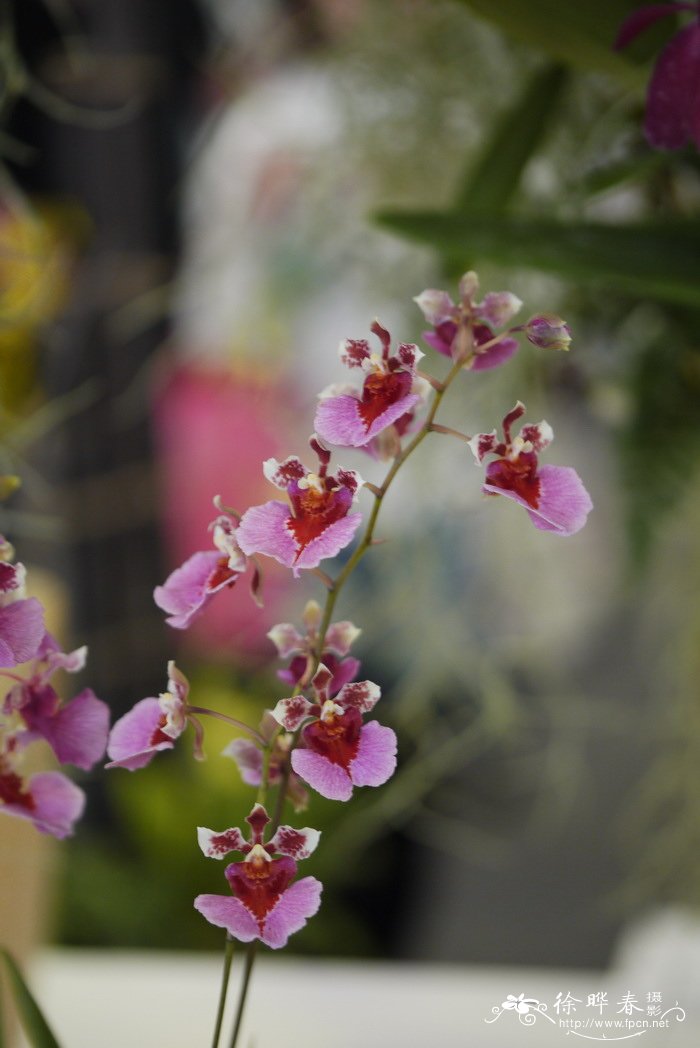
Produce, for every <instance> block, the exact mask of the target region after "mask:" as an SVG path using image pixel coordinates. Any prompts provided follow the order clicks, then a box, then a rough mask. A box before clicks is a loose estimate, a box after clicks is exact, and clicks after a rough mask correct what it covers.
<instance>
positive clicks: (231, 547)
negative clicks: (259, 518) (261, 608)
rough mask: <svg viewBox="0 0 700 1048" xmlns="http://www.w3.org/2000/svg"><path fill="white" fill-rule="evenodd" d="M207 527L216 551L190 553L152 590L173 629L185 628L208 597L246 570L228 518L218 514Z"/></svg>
mask: <svg viewBox="0 0 700 1048" xmlns="http://www.w3.org/2000/svg"><path fill="white" fill-rule="evenodd" d="M209 528H210V530H211V531H212V533H213V541H214V546H215V547H216V549H214V550H204V551H200V552H199V553H193V554H192V556H191V557H189V558H188V559H187V560H186V561H185V563H184V564H182V565H181V566H180V567H179V568H176V569H175V571H173V572H172V573H171V574H170V575H169V576H168V578H167V579H166V580H165V582H164V584H163V585H162V586H156V588H155V590H154V591H153V599H154V600H155V602H156V604H157V605H158V607H159V608H161V609H162V610H163V611H166V612H168V618H167V619H166V620H165V621H166V622H167V623H168V625H169V626H172V627H174V629H178V630H184V629H187V627H188V626H189V625H190V623H191V622H192V621H193V620H194V619H196V618H197V616H198V615H200V614H201V613H202V612H203V611H204V609H205V608H206V606H207V604H208V603H209V601H210V600H211V599H212V597H214V596H215V595H216V594H217V593H220V592H221V590H223V589H227V588H230V587H231V586H233V585H234V584H235V583H236V582H237V580H238V579H239V578H240V576H241V575H242V574H243V572H244V571H245V570H246V566H247V560H246V558H245V556H244V555H243V553H242V552H241V549H240V547H239V545H238V541H237V537H236V527H235V525H234V523H233V521H232V520H231V518H230V517H229V516H227V515H225V514H222V515H221V516H219V517H217V518H216V520H214V521H212V523H211V524H210V525H209ZM254 584H255V576H254Z"/></svg>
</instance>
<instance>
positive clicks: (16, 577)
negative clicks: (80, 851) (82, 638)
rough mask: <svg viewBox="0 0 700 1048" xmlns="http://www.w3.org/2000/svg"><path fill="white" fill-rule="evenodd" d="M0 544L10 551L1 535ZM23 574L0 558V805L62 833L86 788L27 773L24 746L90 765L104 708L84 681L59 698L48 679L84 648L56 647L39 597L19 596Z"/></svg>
mask: <svg viewBox="0 0 700 1048" xmlns="http://www.w3.org/2000/svg"><path fill="white" fill-rule="evenodd" d="M0 549H1V550H2V553H3V555H4V556H5V557H10V556H11V548H10V546H9V544H8V543H7V542H6V541H5V540H4V539H0ZM25 576H26V572H25V569H24V567H23V565H22V564H11V563H9V561H8V560H7V559H5V560H2V561H0V666H1V667H3V668H2V670H1V671H0V672H2V676H3V677H5V679H6V680H8V681H9V688H8V690H7V692H6V694H5V697H4V699H3V700H2V703H1V704H0V812H4V814H5V815H14V816H16V817H18V818H21V819H28V820H29V821H30V822H31V823H33V824H34V826H35V827H36V828H37V829H38V830H40V831H41V832H42V833H48V834H51V835H52V836H54V837H67V836H69V835H70V834H71V833H72V832H73V826H74V824H75V822H76V820H77V819H79V818H80V816H81V815H82V812H83V808H84V806H85V795H84V793H83V791H82V790H81V789H80V787H79V786H76V785H75V783H73V782H72V781H71V780H70V779H69V778H68V777H67V776H66V775H64V774H63V773H62V772H59V771H44V772H37V773H35V774H33V775H30V776H28V777H27V776H25V775H24V774H23V770H22V765H23V763H24V758H25V755H26V751H27V748H28V747H29V746H30V745H31V744H32V743H34V742H37V741H40V740H43V741H44V742H45V743H47V744H48V746H49V748H50V749H51V750H52V752H53V755H54V757H55V759H56V761H58V762H59V763H60V764H72V765H74V766H75V767H77V768H81V769H83V770H86V771H88V770H89V769H90V768H92V767H93V765H94V764H96V763H97V761H99V760H100V758H101V757H102V755H103V754H104V752H105V745H106V742H107V733H108V731H109V709H108V707H107V706H106V704H105V703H104V702H102V701H101V700H100V699H98V698H97V697H96V696H95V694H94V693H93V692H92V691H91V689H90V688H84V689H83V690H82V691H81V692H79V693H78V695H76V696H75V697H74V698H73V699H72V700H71V701H70V702H65V703H64V702H61V700H60V698H59V696H58V693H57V692H56V690H55V689H54V687H53V684H52V678H53V676H54V674H55V673H56V672H58V671H59V670H63V671H65V672H68V673H78V672H80V670H82V669H83V667H84V666H85V661H86V656H87V649H86V648H79V649H77V650H76V651H73V652H68V653H66V652H63V651H61V648H60V646H59V644H58V643H57V641H56V640H55V638H54V637H53V636H52V635H51V634H50V633H49V632H48V631H47V630H46V628H45V625H44V612H43V608H42V606H41V604H40V603H39V601H38V600H37V599H36V598H35V597H26V595H25Z"/></svg>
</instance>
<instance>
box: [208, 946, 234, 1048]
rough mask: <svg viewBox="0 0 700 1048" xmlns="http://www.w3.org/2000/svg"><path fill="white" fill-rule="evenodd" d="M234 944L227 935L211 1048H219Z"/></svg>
mask: <svg viewBox="0 0 700 1048" xmlns="http://www.w3.org/2000/svg"><path fill="white" fill-rule="evenodd" d="M234 943H235V939H232V938H231V936H230V935H227V936H226V952H225V953H224V969H223V972H222V975H221V990H220V991H219V1007H218V1008H217V1011H216V1023H215V1025H214V1036H213V1038H212V1042H211V1048H219V1038H220V1037H221V1024H222V1022H223V1021H224V1008H225V1007H226V994H227V993H228V982H229V976H230V974H231V962H232V960H233V947H234Z"/></svg>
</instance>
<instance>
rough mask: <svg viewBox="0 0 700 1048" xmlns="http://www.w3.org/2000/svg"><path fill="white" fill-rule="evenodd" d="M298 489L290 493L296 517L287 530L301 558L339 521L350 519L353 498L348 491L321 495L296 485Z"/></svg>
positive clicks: (320, 492) (325, 492)
mask: <svg viewBox="0 0 700 1048" xmlns="http://www.w3.org/2000/svg"><path fill="white" fill-rule="evenodd" d="M295 488H296V490H295ZM295 488H292V489H291V490H290V492H289V497H290V500H291V503H292V511H293V516H291V517H290V518H289V520H288V521H287V528H288V529H289V531H291V533H292V535H293V536H294V541H295V542H296V544H297V546H298V547H299V548H298V550H297V558H299V557H300V556H301V554H302V552H303V551H304V550H305V549H306V547H307V546H308V545H309V543H310V542H313V540H314V539H317V538H318V537H319V535H322V534H323V532H324V531H325V530H326V528H328V527H330V525H331V524H334V523H335V522H336V520H341V519H342V518H343V517H344V516H346V515H347V512H348V509H349V507H350V503H351V502H352V495H351V494H350V492H349V491H348V489H347V488H335V489H334V490H331V491H328V490H327V489H326V490H323V491H319V490H318V489H317V488H315V487H308V488H303V489H301V488H298V487H297V486H296V485H295Z"/></svg>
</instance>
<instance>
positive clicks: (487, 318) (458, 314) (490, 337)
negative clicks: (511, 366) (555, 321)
mask: <svg viewBox="0 0 700 1048" xmlns="http://www.w3.org/2000/svg"><path fill="white" fill-rule="evenodd" d="M478 289H479V281H478V278H477V275H476V273H473V272H471V271H470V272H469V273H465V274H464V276H463V277H462V279H461V280H460V282H459V295H460V297H459V302H457V303H455V302H453V301H452V299H451V298H450V296H449V295H448V293H447V292H446V291H437V290H434V289H433V288H429V289H428V290H426V291H423V292H422V293H421V294H420V295H418V296H417V297H416V298H415V299H414V302H415V303H416V305H417V306H418V308H419V309H420V311H421V312H422V314H423V316H424V317H425V319H426V320H427V321H428V323H429V324H432V325H433V330H432V331H424V332H423V338H424V339H425V341H426V342H427V343H428V345H429V346H430V347H431V348H432V349H434V350H436V351H437V352H438V353H441V354H442V355H443V356H445V357H456V355H457V354H458V353H465V352H466V353H467V354H468V356H467V360H466V362H465V367H468V368H471V369H472V370H473V371H486V370H487V369H488V368H496V367H499V366H500V365H501V364H505V362H506V361H507V360H509V359H510V358H511V357H512V356H513V354H514V353H515V352H516V351H517V348H518V342H517V339H514V338H508V337H505V336H504V337H503V338H500V339H498V340H497V341H495V342H494V338H495V337H496V329H497V328H499V327H503V326H504V325H505V324H507V323H509V321H510V320H511V319H512V317H514V316H515V314H516V313H517V312H518V310H519V309H520V307H521V306H522V302H521V301H520V299H519V298H517V297H516V296H515V295H513V294H512V293H511V292H510V291H491V292H489V293H488V294H487V295H486V296H485V297H484V301H483V302H475V301H474V297H475V296H476V293H477V291H478ZM482 347H483V348H482Z"/></svg>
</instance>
